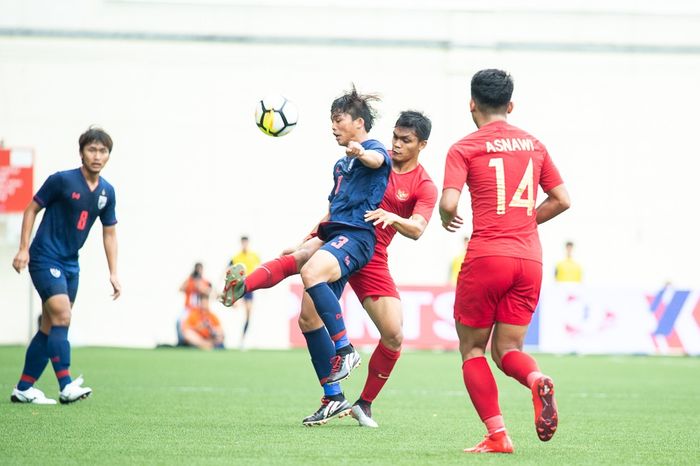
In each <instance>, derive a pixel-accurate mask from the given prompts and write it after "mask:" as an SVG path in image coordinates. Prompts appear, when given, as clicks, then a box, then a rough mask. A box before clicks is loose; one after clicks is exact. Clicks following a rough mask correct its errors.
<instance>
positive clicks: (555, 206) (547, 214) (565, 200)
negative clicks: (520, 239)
mask: <svg viewBox="0 0 700 466" xmlns="http://www.w3.org/2000/svg"><path fill="white" fill-rule="evenodd" d="M545 194H547V199H545V200H544V201H542V203H541V204H540V205H539V206H537V216H536V219H537V224H540V223H544V222H546V221H547V220H551V219H553V218H554V217H556V216H557V215H559V214H560V213H562V212H564V211H565V210H566V209H568V208H569V207H571V200H570V199H569V191H567V189H566V186H564V185H563V184H560V185H559V186H557V187H555V188H553V189H551V190H549V191H547V192H546V193H545Z"/></svg>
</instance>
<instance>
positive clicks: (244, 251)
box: [229, 236, 260, 344]
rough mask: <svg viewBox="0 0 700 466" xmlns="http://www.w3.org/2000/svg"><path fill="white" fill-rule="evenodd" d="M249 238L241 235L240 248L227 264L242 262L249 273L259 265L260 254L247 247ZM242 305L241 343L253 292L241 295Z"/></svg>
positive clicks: (248, 318)
mask: <svg viewBox="0 0 700 466" xmlns="http://www.w3.org/2000/svg"><path fill="white" fill-rule="evenodd" d="M249 243H250V241H249V239H248V237H247V236H241V250H240V251H239V252H238V253H237V254H236V255H234V256H233V257H232V258H231V262H230V263H229V266H231V265H234V264H243V266H244V267H245V269H246V273H250V272H252V271H253V270H255V269H256V268H257V267H258V266H259V265H260V256H258V254H257V253H255V252H253V251H251V250H250V248H249ZM242 301H243V305H244V306H245V324H243V336H242V338H241V344H242V343H243V341H244V340H245V336H246V332H248V324H249V323H250V316H251V314H252V312H253V292H252V291H251V292H250V293H246V294H245V295H243V299H242Z"/></svg>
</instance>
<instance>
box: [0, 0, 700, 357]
mask: <svg viewBox="0 0 700 466" xmlns="http://www.w3.org/2000/svg"><path fill="white" fill-rule="evenodd" d="M559 3H560V2H547V1H538V2H532V5H533V6H532V9H528V10H525V9H523V8H521V7H520V6H519V2H497V3H496V10H495V11H494V10H490V9H489V8H493V6H492V5H493V2H485V1H464V2H457V1H447V0H442V1H436V2H418V1H416V2H410V1H409V2H406V1H403V2H398V1H389V0H384V1H374V2H369V1H368V2H356V4H355V5H354V6H352V7H350V6H347V3H346V2H339V1H331V2H320V1H310V0H309V1H287V2H284V1H273V0H265V1H260V2H246V1H242V0H240V1H237V0H219V1H214V0H212V1H207V2H194V1H192V2H186V1H178V0H173V1H168V2H165V1H156V0H131V1H126V0H124V1H122V0H111V1H89V0H67V1H62V2H51V1H35V0H29V1H26V0H25V1H21V0H4V1H2V2H1V3H0V139H3V140H4V142H5V144H6V145H7V146H8V147H12V146H22V147H33V148H34V150H35V154H36V164H35V184H36V187H37V188H38V186H39V185H40V184H41V183H42V182H43V181H44V180H45V178H46V177H47V176H48V175H50V174H51V173H53V172H55V171H57V170H63V169H67V168H72V167H76V166H78V164H79V159H78V153H77V138H78V135H79V134H80V133H81V132H82V131H84V130H85V129H86V128H87V127H88V126H89V125H91V124H99V125H101V126H103V127H104V128H105V129H106V130H107V131H109V133H110V134H111V135H112V137H113V138H114V141H115V147H114V151H113V153H112V158H111V160H110V162H109V164H108V166H107V168H106V169H105V171H104V173H103V174H104V177H105V178H106V179H108V180H109V181H110V182H111V183H112V184H113V185H114V186H115V187H116V190H117V215H118V219H119V224H118V227H117V230H118V238H119V250H120V252H119V275H120V277H121V281H122V285H123V296H122V298H120V299H119V300H117V301H115V302H112V301H111V300H110V298H109V294H110V286H109V281H108V274H107V268H106V261H105V259H104V252H103V250H102V244H101V234H100V232H99V224H97V225H96V226H95V227H94V229H93V230H94V231H93V232H92V234H91V236H90V238H89V239H88V242H87V243H86V245H85V247H84V248H83V250H82V251H81V267H82V273H81V280H80V290H79V293H78V300H77V302H76V305H75V309H74V320H73V324H72V326H71V339H72V340H73V342H74V343H76V344H82V345H113V346H134V347H149V346H153V345H155V344H157V343H172V342H173V341H174V338H175V332H174V322H175V319H176V317H177V315H178V314H179V312H180V310H181V307H182V301H183V299H182V296H181V295H180V294H179V293H178V291H177V289H178V287H179V285H180V283H181V282H182V280H184V278H185V277H186V276H187V274H188V273H189V271H190V270H191V268H192V265H193V263H194V262H195V261H199V260H201V261H203V262H204V264H205V272H206V275H207V276H209V277H210V278H211V279H213V280H214V281H215V282H216V283H217V284H218V283H220V280H221V274H222V271H223V268H224V266H225V265H226V263H227V261H228V259H229V258H230V256H231V255H232V254H233V253H234V252H235V251H236V250H237V247H238V238H239V237H240V235H241V234H248V235H249V236H250V237H251V243H252V244H251V245H252V247H253V248H254V249H255V250H256V251H258V252H259V253H260V254H261V256H262V257H263V260H266V259H270V258H272V257H274V256H275V255H277V254H278V253H279V252H280V251H281V250H282V249H283V248H284V247H286V246H291V245H293V244H295V243H296V242H298V241H299V240H300V239H301V238H302V237H303V236H304V235H305V234H306V233H307V232H308V230H309V229H310V228H311V227H312V226H313V225H314V223H315V221H316V220H317V219H318V218H319V217H321V216H322V215H323V213H324V211H325V208H326V201H325V198H326V196H327V194H328V192H329V189H330V187H331V184H332V180H331V173H330V171H331V166H332V164H333V162H334V160H335V159H336V158H337V157H339V156H340V155H341V154H342V151H341V150H340V149H339V148H338V147H337V146H335V144H334V141H333V139H332V137H331V135H330V124H329V115H328V109H329V105H330V103H331V101H332V100H333V98H335V97H336V96H338V95H339V94H340V93H341V92H342V91H343V90H345V89H347V88H348V87H349V86H350V84H351V82H354V83H356V84H357V86H358V87H359V89H360V90H361V91H376V92H379V93H381V95H382V97H383V102H382V103H381V104H380V105H379V110H380V113H381V118H380V119H379V120H378V122H377V125H376V127H375V129H374V130H373V131H372V134H373V135H374V137H376V138H378V139H380V140H382V141H383V142H385V143H386V144H387V145H388V144H389V143H390V135H391V128H392V126H393V122H394V120H395V118H396V116H397V114H398V112H399V111H400V110H402V109H408V108H411V109H419V110H423V111H425V112H426V113H427V114H428V115H429V116H430V117H431V118H432V120H433V123H434V128H433V133H432V136H431V138H430V142H429V144H428V147H427V148H426V150H425V151H424V155H423V156H422V157H423V158H422V162H423V164H424V165H425V166H426V168H427V169H428V171H429V172H430V173H431V175H432V176H433V179H434V180H435V182H436V183H437V184H438V185H439V186H440V185H441V183H442V178H443V173H442V167H443V162H444V156H445V153H446V151H447V150H448V148H449V146H450V144H452V143H453V142H454V141H456V140H457V139H459V138H460V137H462V136H463V135H465V134H466V133H468V132H471V131H473V130H474V127H473V124H472V122H471V119H470V117H469V114H468V111H467V102H468V95H469V88H468V84H469V79H470V77H471V75H472V74H473V73H474V72H475V71H477V70H479V69H482V68H487V67H498V68H504V69H507V70H509V71H510V72H511V73H512V74H513V76H514V77H515V82H516V90H515V94H514V97H513V99H514V102H515V111H514V113H513V114H512V117H511V121H512V122H513V123H514V124H516V125H519V126H522V127H523V128H525V129H527V130H529V131H530V132H532V133H533V134H535V135H536V136H538V137H539V138H540V139H541V140H542V141H544V142H545V144H546V145H547V147H548V148H549V151H550V153H551V154H552V156H553V158H554V160H555V162H556V163H557V165H558V166H559V168H560V171H561V172H562V175H563V177H564V179H565V181H566V183H567V186H568V188H569V190H570V193H571V197H572V200H573V207H572V209H571V211H569V212H567V213H565V214H564V215H563V216H562V217H561V218H558V219H556V220H554V221H553V222H551V223H548V224H546V225H543V226H542V227H541V229H540V232H541V239H542V243H543V249H544V267H545V277H546V278H545V280H546V281H547V282H550V281H551V275H552V273H553V267H554V263H555V261H556V260H558V259H559V258H560V256H561V254H562V250H563V243H564V242H565V241H566V240H569V239H571V240H573V241H575V242H576V244H577V246H576V255H577V258H578V259H579V261H580V262H581V263H582V264H583V267H584V273H585V281H586V284H588V285H592V286H594V287H595V286H599V287H600V286H602V287H616V286H619V287H639V288H644V289H654V288H655V287H660V286H661V285H662V284H663V283H664V282H666V281H671V282H673V283H674V285H675V286H676V287H678V288H681V289H682V288H695V289H697V288H698V285H699V284H700V280H699V279H700V274H699V273H698V272H697V266H698V264H700V248H698V247H697V245H696V243H697V240H696V238H697V237H698V233H699V227H698V225H699V224H700V222H699V221H698V213H697V212H698V209H697V206H696V205H695V202H694V201H693V199H695V197H696V189H695V185H696V177H697V173H698V171H699V169H700V149H699V148H698V147H699V146H698V144H697V143H696V138H695V137H694V135H695V133H696V132H697V131H696V127H697V123H696V121H695V120H696V118H695V112H696V109H697V108H700V92H698V90H697V83H699V82H700V28H698V27H696V26H697V23H698V19H699V18H700V6H697V5H696V4H695V3H694V2H690V1H676V2H664V3H663V5H658V4H657V3H658V2H651V1H643V2H632V1H620V2H602V1H594V2H569V3H568V4H567V6H566V7H562V6H560V5H559ZM252 5H255V6H252ZM370 5H373V7H372V8H370ZM423 5H430V7H429V8H428V7H425V6H423ZM275 92H279V93H283V94H284V95H286V96H287V97H288V98H290V99H292V100H293V101H295V102H296V104H297V105H298V107H299V109H300V119H299V124H298V127H297V128H296V129H295V130H294V131H293V132H292V133H291V134H290V135H288V136H285V137H284V138H280V139H274V138H270V137H267V136H265V135H263V134H262V133H261V132H260V131H259V130H258V129H257V128H256V127H255V125H254V123H253V111H254V105H255V101H256V99H259V98H261V97H263V96H264V95H265V94H268V93H275ZM234 196H235V198H236V199H238V200H237V201H236V202H235V203H234V202H232V199H233V198H234ZM540 196H541V193H540ZM540 199H541V198H540ZM461 212H462V213H463V215H464V216H466V217H468V216H469V215H470V210H469V206H468V202H466V199H465V201H463V203H462V206H461ZM1 225H2V226H3V230H2V231H3V232H4V233H3V234H4V237H0V241H1V243H0V280H1V284H0V322H3V325H2V326H0V344H14V343H24V342H26V341H27V338H28V335H29V332H30V330H29V328H28V327H29V325H30V322H33V320H34V319H35V317H36V315H37V313H38V312H39V307H40V303H39V300H38V297H37V296H36V295H33V294H32V293H30V291H29V290H30V286H29V278H28V274H27V273H26V271H25V272H23V273H22V274H21V275H17V274H15V273H14V271H13V270H12V269H11V267H10V264H11V261H12V257H13V256H14V254H15V252H16V248H17V238H16V233H15V234H13V233H12V231H15V232H16V231H17V229H18V222H17V219H16V218H14V219H11V218H8V217H7V216H4V217H3V218H2V220H1ZM469 232H470V228H467V229H466V230H465V231H464V232H463V233H459V234H453V235H450V234H448V233H447V232H445V231H444V230H442V229H441V228H440V225H439V220H438V216H437V213H435V215H434V217H433V220H432V222H431V225H430V226H429V228H428V230H427V231H426V233H425V234H424V236H423V238H421V239H420V240H419V241H418V242H415V243H414V242H413V241H410V240H407V239H404V238H397V240H396V241H395V244H394V245H393V246H392V248H391V249H390V254H391V262H392V267H393V270H394V274H395V278H396V280H397V282H398V283H400V284H402V285H424V286H438V285H441V284H444V282H445V281H446V278H447V273H448V265H449V262H450V260H451V258H452V257H453V256H454V255H455V254H456V253H457V252H458V251H459V248H460V246H461V244H462V240H461V238H462V236H463V234H464V233H469ZM3 264H4V265H3ZM290 282H292V283H298V282H295V281H294V280H293V279H292V280H290ZM30 296H33V298H31V299H30ZM289 296H290V291H289V287H288V286H287V285H283V286H282V287H280V288H279V289H272V290H265V291H260V292H258V293H257V297H256V303H257V306H256V312H255V315H254V317H253V322H252V323H251V328H250V341H249V346H252V347H265V348H274V347H287V346H289V345H290V332H289V318H288V317H289V312H290V311H289V308H290V306H291V307H293V306H294V304H293V303H292V304H290V302H289ZM30 308H33V312H34V314H33V315H32V316H30V315H29V309H30ZM217 312H218V314H219V315H220V316H221V317H222V320H223V321H224V325H225V328H226V330H227V331H228V334H229V338H228V341H227V345H228V346H232V347H235V346H237V345H238V341H239V333H240V331H239V329H240V325H241V320H242V311H241V310H235V311H230V310H226V309H224V308H223V307H217Z"/></svg>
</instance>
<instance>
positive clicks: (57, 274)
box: [49, 267, 61, 278]
mask: <svg viewBox="0 0 700 466" xmlns="http://www.w3.org/2000/svg"><path fill="white" fill-rule="evenodd" d="M49 272H51V276H52V277H53V278H59V277H60V276H61V271H60V270H58V269H54V268H53V267H51V268H50V269H49Z"/></svg>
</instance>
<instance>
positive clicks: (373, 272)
mask: <svg viewBox="0 0 700 466" xmlns="http://www.w3.org/2000/svg"><path fill="white" fill-rule="evenodd" d="M348 282H349V283H350V286H352V289H353V291H354V292H355V294H356V295H357V299H359V300H360V303H362V302H363V301H364V300H365V298H367V297H371V296H377V297H381V296H393V297H394V298H397V299H400V298H399V291H398V290H397V289H396V284H395V283H394V279H393V278H391V274H390V273H389V264H388V263H387V261H386V258H383V257H381V256H378V255H377V254H375V255H374V256H372V260H370V261H369V263H367V265H365V266H364V267H362V268H361V269H360V270H359V271H357V272H355V273H354V274H352V275H350V279H349V280H348Z"/></svg>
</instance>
